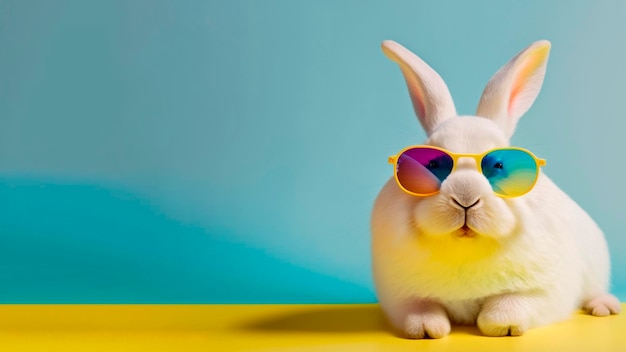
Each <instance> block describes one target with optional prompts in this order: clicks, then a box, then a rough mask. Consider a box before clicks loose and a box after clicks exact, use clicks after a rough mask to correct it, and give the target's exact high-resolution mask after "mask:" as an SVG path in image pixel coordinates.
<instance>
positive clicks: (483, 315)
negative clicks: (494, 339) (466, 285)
mask: <svg viewBox="0 0 626 352" xmlns="http://www.w3.org/2000/svg"><path fill="white" fill-rule="evenodd" d="M533 301H534V299H533V298H530V297H528V296H524V295H523V294H515V293H507V294H500V295H496V296H491V297H488V298H486V299H485V301H484V302H483V305H482V308H481V310H480V313H479V314H478V319H477V321H476V323H477V325H478V328H479V329H480V331H481V332H482V333H483V334H485V335H487V336H520V335H522V334H523V333H524V332H525V331H526V330H528V328H529V327H530V312H531V311H532V308H531V305H532V304H533Z"/></svg>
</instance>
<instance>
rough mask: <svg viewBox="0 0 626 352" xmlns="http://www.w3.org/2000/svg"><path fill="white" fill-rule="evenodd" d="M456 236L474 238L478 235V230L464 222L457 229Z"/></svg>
mask: <svg viewBox="0 0 626 352" xmlns="http://www.w3.org/2000/svg"><path fill="white" fill-rule="evenodd" d="M456 236H457V237H459V238H474V237H476V232H474V230H472V229H471V228H470V227H469V226H467V224H464V225H463V226H461V227H460V228H459V229H458V230H457V231H456Z"/></svg>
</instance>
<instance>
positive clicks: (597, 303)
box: [583, 293, 622, 317]
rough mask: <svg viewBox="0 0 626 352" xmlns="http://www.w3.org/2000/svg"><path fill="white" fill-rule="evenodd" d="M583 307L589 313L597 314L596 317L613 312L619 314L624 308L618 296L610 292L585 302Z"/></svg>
mask: <svg viewBox="0 0 626 352" xmlns="http://www.w3.org/2000/svg"><path fill="white" fill-rule="evenodd" d="M583 308H584V309H585V311H587V312H588V313H589V314H591V315H595V316H596V317H605V316H607V315H611V314H619V312H620V311H621V310H622V307H621V305H620V303H619V301H618V300H617V298H615V296H613V295H611V294H608V293H605V294H603V295H600V296H597V297H595V298H593V299H592V300H590V301H589V302H587V303H585V305H584V307H583Z"/></svg>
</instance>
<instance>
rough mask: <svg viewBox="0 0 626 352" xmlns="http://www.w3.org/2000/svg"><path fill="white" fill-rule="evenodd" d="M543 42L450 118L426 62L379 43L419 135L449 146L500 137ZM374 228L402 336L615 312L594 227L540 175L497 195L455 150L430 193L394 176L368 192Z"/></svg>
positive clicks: (378, 263) (509, 130)
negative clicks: (450, 168) (521, 190)
mask: <svg viewBox="0 0 626 352" xmlns="http://www.w3.org/2000/svg"><path fill="white" fill-rule="evenodd" d="M549 49H550V43H549V42H547V41H539V42H536V43H533V44H532V45H530V46H529V47H528V48H526V49H525V50H523V51H522V52H520V53H519V54H518V55H517V56H515V57H514V58H513V59H512V60H511V61H510V62H509V63H507V64H506V65H505V66H503V67H502V68H501V69H500V70H499V71H498V72H497V73H496V74H495V75H494V77H493V78H492V79H491V80H490V81H489V83H488V85H487V87H486V88H485V91H484V92H483V96H482V98H481V101H480V103H479V107H478V110H477V113H476V115H477V116H457V114H456V110H455V108H454V103H453V102H452V98H451V97H450V93H449V92H448V89H447V87H446V85H445V83H444V82H443V80H442V79H441V77H439V75H438V74H437V73H436V72H435V71H434V70H433V69H432V68H430V67H429V66H428V65H427V64H426V63H424V62H423V61H422V60H421V59H419V58H418V57H417V56H416V55H415V54H413V53H411V52H410V51H408V50H407V49H406V48H404V47H402V46H401V45H400V44H398V43H395V42H392V41H385V42H384V43H383V51H384V52H385V54H386V55H387V56H388V57H389V58H391V59H392V60H393V61H395V62H396V63H398V64H399V66H400V68H401V70H402V73H403V75H404V77H405V80H406V83H407V85H408V87H409V93H410V96H411V99H412V101H413V106H414V108H415V112H416V114H417V116H418V118H419V120H420V122H421V124H422V126H423V128H424V130H425V131H426V134H427V136H428V139H427V141H426V142H425V143H424V144H426V145H433V146H437V147H441V148H445V149H447V150H449V151H451V152H455V153H483V152H485V151H486V150H489V149H492V148H497V147H506V146H509V139H510V137H511V135H512V134H513V132H514V130H515V127H516V125H517V121H518V120H519V118H520V117H521V116H522V115H523V114H524V113H525V112H526V111H527V110H528V109H529V108H530V106H531V105H532V103H533V102H534V100H535V98H536V96H537V94H538V93H539V90H540V89H541V85H542V83H543V78H544V74H545V68H546V63H547V59H548V53H549ZM475 202H477V203H476V205H475V206H471V207H469V208H467V209H464V208H463V207H461V206H459V205H460V204H461V205H463V204H467V205H469V204H473V203H475ZM371 228H372V254H373V270H374V279H375V285H376V292H377V295H378V298H379V302H380V304H381V306H382V308H383V310H384V312H385V314H386V315H387V317H388V319H389V321H390V322H391V323H392V325H393V326H394V327H395V328H396V329H397V330H398V331H399V333H401V334H402V335H403V336H406V337H409V338H424V337H431V338H440V337H443V336H445V335H447V334H448V333H449V332H450V329H451V323H458V324H477V325H478V327H479V329H480V330H481V331H482V332H483V333H484V334H485V335H490V336H504V335H521V334H522V333H524V331H526V330H527V329H529V328H532V327H536V326H540V325H545V324H549V323H553V322H556V321H559V320H564V319H567V318H568V317H570V315H571V314H572V312H573V311H575V310H576V309H579V308H583V309H586V310H587V311H588V312H589V313H591V314H593V315H598V316H604V315H609V314H617V313H618V312H619V310H620V304H619V301H618V300H617V299H616V298H615V297H614V296H612V295H610V294H609V293H608V285H609V273H610V267H609V253H608V249H607V245H606V241H605V239H604V235H603V233H602V231H601V230H600V229H599V228H598V226H597V225H596V223H595V222H594V221H593V220H592V219H591V218H590V217H589V215H587V213H586V212H585V211H584V210H583V209H582V208H580V207H579V206H578V205H577V204H576V203H575V202H574V201H573V200H572V199H571V198H570V197H568V196H567V195H566V194H565V193H564V192H563V191H561V190H560V189H559V188H558V187H557V186H556V185H555V184H554V183H553V182H552V181H551V180H550V179H549V178H548V177H547V176H545V175H544V174H540V175H539V178H538V181H537V183H536V185H535V187H534V188H533V189H532V190H531V191H530V192H529V193H527V194H525V195H523V196H520V197H516V198H502V197H499V196H497V195H495V194H494V193H493V191H492V189H491V186H490V184H489V181H488V180H487V179H486V178H485V177H484V176H483V175H482V174H481V173H479V171H478V170H477V167H476V164H475V161H474V160H473V159H472V158H461V159H459V164H458V165H457V167H456V169H455V171H454V172H453V173H452V174H450V175H449V176H448V177H447V178H446V179H445V180H444V181H443V183H442V184H441V189H440V192H439V193H437V194H435V195H431V196H425V197H420V196H413V195H409V194H407V193H405V192H404V191H402V190H401V189H400V187H399V186H398V185H397V184H396V181H395V179H394V178H393V177H392V178H391V179H390V180H389V181H388V182H387V184H386V185H385V186H384V188H383V189H382V191H381V192H380V194H379V196H378V198H377V199H376V202H375V204H374V209H373V213H372V222H371Z"/></svg>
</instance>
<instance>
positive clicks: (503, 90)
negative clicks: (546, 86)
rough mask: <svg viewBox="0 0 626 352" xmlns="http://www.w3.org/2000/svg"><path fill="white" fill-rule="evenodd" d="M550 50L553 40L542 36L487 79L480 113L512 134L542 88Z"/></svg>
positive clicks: (481, 99)
mask: <svg viewBox="0 0 626 352" xmlns="http://www.w3.org/2000/svg"><path fill="white" fill-rule="evenodd" d="M549 53H550V42H549V41H547V40H540V41H538V42H534V43H532V44H531V45H530V46H529V47H528V48H526V49H524V50H522V51H521V52H520V53H519V54H517V56H515V57H514V58H512V59H511V61H509V62H508V63H507V64H506V65H504V66H503V67H502V68H500V70H498V72H496V74H495V75H494V76H493V77H492V78H491V80H489V83H487V87H485V90H484V91H483V95H482V97H481V98H480V103H478V109H477V110H476V116H482V117H487V118H489V119H492V120H493V121H494V122H495V123H496V124H498V125H499V126H500V128H502V130H503V131H504V133H505V134H506V135H507V136H508V137H511V136H512V135H513V132H514V131H515V126H517V121H519V119H520V117H522V115H524V113H526V111H528V109H530V106H531V105H532V104H533V102H534V101H535V99H536V98H537V95H538V94H539V91H540V90H541V85H542V84H543V77H544V76H545V74H546V64H547V63H548V54H549Z"/></svg>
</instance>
